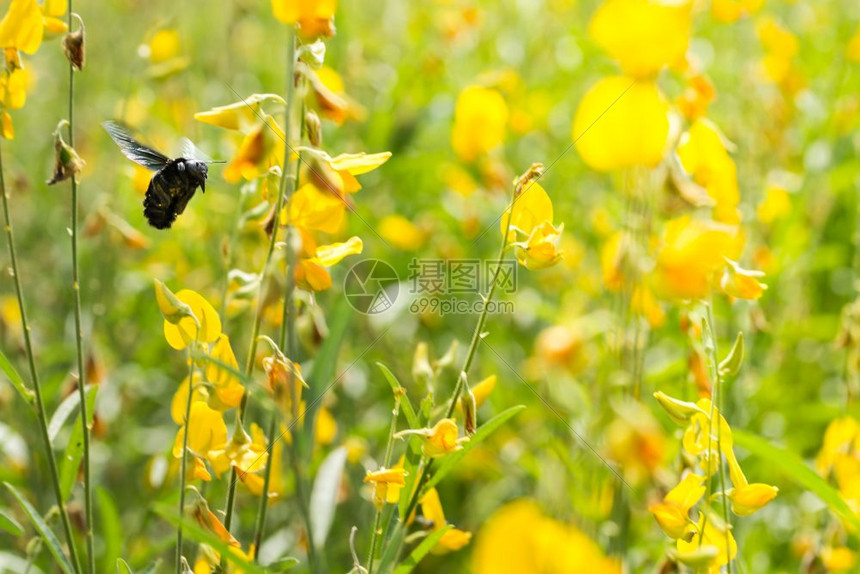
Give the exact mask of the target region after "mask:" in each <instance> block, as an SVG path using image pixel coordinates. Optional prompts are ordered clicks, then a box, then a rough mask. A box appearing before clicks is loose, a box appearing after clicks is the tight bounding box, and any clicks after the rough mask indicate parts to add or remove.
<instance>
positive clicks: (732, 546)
mask: <svg viewBox="0 0 860 574" xmlns="http://www.w3.org/2000/svg"><path fill="white" fill-rule="evenodd" d="M690 528H691V529H693V528H695V532H697V533H701V534H696V535H695V536H692V537H690V539H689V541H688V540H685V539H684V537H681V538H678V540H677V542H676V543H675V544H676V547H677V549H678V555H679V560H680V561H681V562H685V561H686V560H690V561H692V562H693V563H695V564H696V565H697V566H698V567H699V568H701V567H707V568H708V570H707V572H708V573H709V574H719V572H720V568H719V567H720V566H725V565H726V564H728V563H729V561H730V560H734V558H735V556H736V555H737V553H738V545H737V542H735V537H734V536H733V535H732V531H731V530H727V527H726V526H725V525H724V524H722V523H720V524H717V519H716V518H715V517H710V518H709V519H708V520H705V515H704V514H702V513H699V520H698V522H697V524H696V526H695V527H693V526H692V525H691V526H690ZM703 551H704V552H703ZM699 571H705V570H704V569H702V570H699Z"/></svg>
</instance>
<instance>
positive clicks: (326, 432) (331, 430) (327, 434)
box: [314, 407, 337, 446]
mask: <svg viewBox="0 0 860 574" xmlns="http://www.w3.org/2000/svg"><path fill="white" fill-rule="evenodd" d="M335 438H337V419H335V418H334V415H332V414H331V411H330V410H328V409H327V408H325V407H320V409H319V410H318V411H317V417H316V420H315V421H314V440H315V441H316V443H317V444H318V445H320V446H328V445H330V444H332V443H333V442H334V440H335Z"/></svg>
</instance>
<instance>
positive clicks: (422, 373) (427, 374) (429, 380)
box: [412, 342, 434, 388]
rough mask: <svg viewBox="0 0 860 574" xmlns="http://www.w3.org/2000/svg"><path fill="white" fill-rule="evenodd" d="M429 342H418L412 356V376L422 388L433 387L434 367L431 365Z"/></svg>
mask: <svg viewBox="0 0 860 574" xmlns="http://www.w3.org/2000/svg"><path fill="white" fill-rule="evenodd" d="M428 355H429V351H428V349H427V343H424V342H421V343H418V345H416V347H415V355H414V356H413V358H412V378H413V379H415V382H416V383H418V385H419V386H420V387H422V388H425V387H426V388H432V387H433V376H434V375H433V367H431V366H430V359H429V356H428Z"/></svg>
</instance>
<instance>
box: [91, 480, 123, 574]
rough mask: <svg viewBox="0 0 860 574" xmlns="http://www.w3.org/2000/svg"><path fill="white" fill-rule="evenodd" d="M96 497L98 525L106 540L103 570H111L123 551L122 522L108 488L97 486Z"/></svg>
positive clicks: (104, 540) (103, 538)
mask: <svg viewBox="0 0 860 574" xmlns="http://www.w3.org/2000/svg"><path fill="white" fill-rule="evenodd" d="M96 498H97V499H98V508H99V521H98V524H97V526H98V527H99V528H100V529H101V534H102V540H103V542H104V551H103V552H102V564H103V565H104V567H103V571H104V572H109V571H110V570H111V568H112V567H113V566H114V565H115V564H116V562H117V559H118V558H119V556H120V554H121V553H122V543H123V529H122V523H121V521H120V517H119V511H118V510H117V507H116V504H115V503H114V501H113V499H112V498H111V496H110V494H108V491H107V490H106V489H104V488H102V487H97V488H96Z"/></svg>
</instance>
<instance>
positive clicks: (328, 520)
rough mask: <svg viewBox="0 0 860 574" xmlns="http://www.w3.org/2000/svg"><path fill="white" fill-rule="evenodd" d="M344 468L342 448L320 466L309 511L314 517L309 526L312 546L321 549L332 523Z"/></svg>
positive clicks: (344, 461) (337, 449)
mask: <svg viewBox="0 0 860 574" xmlns="http://www.w3.org/2000/svg"><path fill="white" fill-rule="evenodd" d="M344 466H346V447H345V446H342V447H339V448H336V449H334V450H333V451H331V452H330V453H329V455H328V456H327V457H326V458H325V460H324V461H323V462H322V464H320V467H319V470H318V471H317V477H316V480H314V486H313V489H312V490H311V501H310V510H311V516H313V517H314V520H313V523H312V524H311V530H312V534H313V536H312V537H311V538H312V540H313V543H314V545H315V546H316V547H317V548H320V549H322V548H323V545H324V544H325V540H326V538H328V533H329V531H330V530H331V525H332V522H334V511H335V508H336V507H337V498H338V496H337V495H338V491H339V490H340V481H341V478H342V477H343V469H344Z"/></svg>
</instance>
